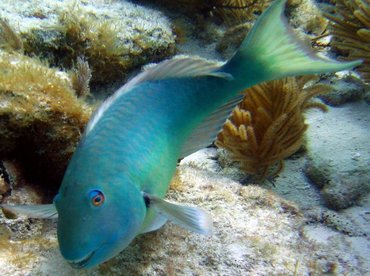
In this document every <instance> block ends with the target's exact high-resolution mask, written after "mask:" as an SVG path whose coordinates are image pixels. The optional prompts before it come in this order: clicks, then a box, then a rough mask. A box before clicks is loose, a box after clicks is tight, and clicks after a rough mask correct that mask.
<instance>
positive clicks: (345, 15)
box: [326, 0, 370, 83]
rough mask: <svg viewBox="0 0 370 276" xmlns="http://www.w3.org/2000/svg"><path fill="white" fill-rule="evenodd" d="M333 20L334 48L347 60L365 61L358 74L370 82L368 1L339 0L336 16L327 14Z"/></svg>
mask: <svg viewBox="0 0 370 276" xmlns="http://www.w3.org/2000/svg"><path fill="white" fill-rule="evenodd" d="M326 17H327V18H329V19H330V20H331V23H330V33H331V34H332V35H333V40H332V46H333V47H334V48H337V49H338V50H340V51H341V54H343V55H344V59H346V60H356V59H363V60H364V62H363V64H362V65H360V66H359V68H358V72H359V73H360V74H361V76H362V77H363V79H364V80H365V82H367V83H369V82H370V3H369V1H368V0H354V1H353V0H350V1H348V0H337V4H336V15H332V14H326Z"/></svg>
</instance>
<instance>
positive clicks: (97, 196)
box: [89, 190, 105, 207]
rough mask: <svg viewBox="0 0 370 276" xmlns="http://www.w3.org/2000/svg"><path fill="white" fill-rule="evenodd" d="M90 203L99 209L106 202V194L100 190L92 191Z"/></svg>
mask: <svg viewBox="0 0 370 276" xmlns="http://www.w3.org/2000/svg"><path fill="white" fill-rule="evenodd" d="M89 196H90V202H91V204H92V205H93V206H96V207H99V206H101V205H103V203H104V201H105V196H104V194H103V193H102V192H101V191H99V190H92V191H90V194H89Z"/></svg>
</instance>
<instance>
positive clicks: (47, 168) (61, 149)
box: [0, 52, 91, 184]
mask: <svg viewBox="0 0 370 276" xmlns="http://www.w3.org/2000/svg"><path fill="white" fill-rule="evenodd" d="M90 114H91V108H90V107H88V106H87V105H85V104H83V103H82V102H81V101H80V100H79V99H78V98H77V97H76V95H75V93H74V91H73V89H72V84H71V81H70V79H69V78H68V76H67V74H65V73H63V72H60V71H58V70H56V69H51V68H49V67H48V66H46V65H45V64H43V63H42V62H41V61H38V60H37V59H34V58H29V57H26V56H24V55H21V54H9V53H6V52H0V157H1V158H13V157H15V158H17V159H18V160H21V161H22V162H24V163H26V164H27V168H28V169H29V170H33V172H32V173H33V176H35V175H37V174H39V175H41V178H42V180H44V181H54V183H55V184H59V181H60V179H61V177H62V175H63V173H64V169H65V166H66V164H67V162H68V160H69V158H70V156H71V154H72V153H73V151H74V148H75V145H76V143H77V142H78V140H79V138H80V134H81V132H82V131H83V128H84V126H85V124H86V123H87V121H88V119H89V116H90ZM48 184H51V183H48Z"/></svg>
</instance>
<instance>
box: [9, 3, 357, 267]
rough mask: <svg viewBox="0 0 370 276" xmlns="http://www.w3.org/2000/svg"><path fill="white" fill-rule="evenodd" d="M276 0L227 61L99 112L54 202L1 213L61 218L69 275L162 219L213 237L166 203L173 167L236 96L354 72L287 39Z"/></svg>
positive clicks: (191, 70) (128, 90)
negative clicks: (266, 85) (293, 80)
mask: <svg viewBox="0 0 370 276" xmlns="http://www.w3.org/2000/svg"><path fill="white" fill-rule="evenodd" d="M285 2H286V1H285V0H276V1H274V3H273V4H272V5H271V6H270V8H268V9H267V10H266V11H265V12H264V13H263V14H262V15H261V16H260V17H259V18H258V20H257V22H256V23H255V25H254V27H253V28H252V30H251V31H250V32H249V34H248V36H247V37H246V38H245V40H244V42H243V43H242V45H241V47H240V49H239V50H238V51H237V52H236V53H235V55H234V56H233V57H232V58H231V59H230V60H229V61H228V62H226V63H219V62H213V61H209V60H205V59H202V58H197V57H190V56H178V57H174V58H172V59H170V60H165V61H163V62H161V63H159V64H157V65H154V66H150V67H148V68H147V69H146V70H144V71H143V72H141V73H140V74H138V75H137V76H136V77H134V78H133V79H131V80H130V81H129V82H128V83H127V84H125V85H124V86H123V87H121V88H120V89H119V90H118V91H116V92H115V93H114V94H113V95H112V96H111V97H110V98H108V99H107V100H106V101H105V102H104V103H103V104H102V105H101V106H100V108H98V109H97V111H96V112H95V114H94V115H93V116H92V118H91V120H90V121H89V123H88V125H87V127H86V129H85V132H84V134H83V136H82V138H81V141H80V143H79V145H78V146H77V148H76V151H75V153H74V154H73V157H72V159H71V161H70V162H69V165H68V168H67V170H66V172H65V175H64V179H63V182H62V184H61V187H60V189H59V192H58V194H57V195H56V196H55V199H54V202H53V203H52V204H47V205H35V206H24V205H20V206H10V205H2V208H6V209H9V210H10V211H13V212H18V213H22V214H26V215H29V216H30V217H37V218H57V219H58V229H57V232H58V242H59V246H60V251H61V253H62V255H63V257H64V258H65V259H66V261H67V262H68V263H69V264H70V265H71V266H72V267H74V268H91V267H94V266H96V265H99V264H101V263H103V262H105V261H107V260H109V259H111V258H113V257H114V256H116V255H117V254H118V253H120V252H121V251H122V250H123V249H125V248H126V247H127V246H128V245H129V244H130V243H131V242H132V240H133V239H134V238H135V237H136V236H137V235H139V234H142V233H145V232H149V231H154V230H156V229H158V228H160V227H161V226H162V225H163V224H164V223H166V221H167V220H170V221H172V222H174V223H177V224H179V225H181V226H184V227H185V228H187V229H189V230H190V231H194V232H196V233H199V234H206V235H210V234H211V233H212V219H211V217H210V215H209V214H207V213H206V212H205V211H203V210H201V209H199V208H197V207H190V206H185V205H180V204H176V203H170V202H168V201H166V200H164V199H163V198H164V196H165V194H166V192H167V190H168V187H169V184H170V181H171V178H172V176H173V175H174V172H175V170H176V164H177V160H178V159H179V158H181V157H184V156H186V155H188V154H190V153H193V152H195V151H197V150H198V149H200V148H203V147H205V146H207V145H209V144H210V143H211V142H212V141H213V140H214V139H215V137H216V136H217V133H218V132H219V131H220V130H221V128H222V125H223V123H224V122H225V120H226V118H227V117H228V116H229V115H230V113H231V111H232V109H233V108H234V107H235V106H236V105H237V103H238V102H239V101H240V100H241V99H242V95H241V94H240V91H242V90H244V89H246V88H248V87H250V86H252V85H255V84H257V83H260V82H263V81H268V80H273V79H279V78H282V77H286V76H296V75H304V74H317V73H328V72H335V71H340V70H344V69H348V68H352V67H354V66H356V65H358V64H359V63H360V61H355V62H347V63H339V62H336V61H332V60H328V59H323V58H320V57H318V56H316V55H315V54H314V53H313V52H312V51H311V49H308V48H307V49H306V48H304V47H302V44H301V43H300V42H299V41H298V40H297V38H296V37H295V36H294V35H293V33H292V31H291V29H290V28H289V26H288V24H287V20H286V18H285V16H284V7H285Z"/></svg>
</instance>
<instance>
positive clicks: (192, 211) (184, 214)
mask: <svg viewBox="0 0 370 276" xmlns="http://www.w3.org/2000/svg"><path fill="white" fill-rule="evenodd" d="M144 199H145V200H146V202H148V207H150V208H155V209H156V210H157V211H158V213H159V214H160V215H162V216H164V217H166V218H167V219H168V220H170V221H172V222H173V223H176V224H178V225H180V226H182V227H184V228H186V229H188V230H190V231H193V232H196V233H199V234H203V235H211V234H212V224H213V223H212V218H211V216H210V215H209V214H208V213H206V212H205V211H203V210H202V209H200V208H197V207H191V206H185V205H180V204H175V203H170V202H168V201H166V200H164V199H161V198H159V197H157V196H154V195H150V194H147V193H144Z"/></svg>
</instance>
